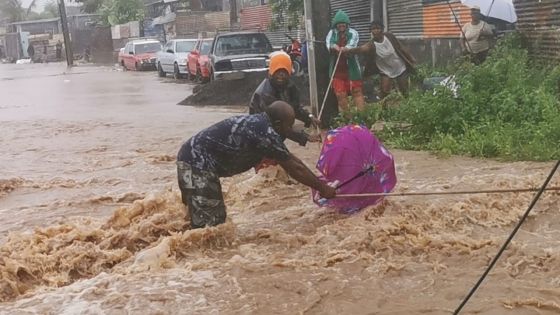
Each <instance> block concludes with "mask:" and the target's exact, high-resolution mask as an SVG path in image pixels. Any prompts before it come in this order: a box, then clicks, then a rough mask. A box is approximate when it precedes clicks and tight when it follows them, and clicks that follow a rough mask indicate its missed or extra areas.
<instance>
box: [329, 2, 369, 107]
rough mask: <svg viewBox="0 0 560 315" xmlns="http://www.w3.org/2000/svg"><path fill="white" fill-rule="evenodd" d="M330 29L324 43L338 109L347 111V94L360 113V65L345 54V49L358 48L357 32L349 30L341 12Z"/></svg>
mask: <svg viewBox="0 0 560 315" xmlns="http://www.w3.org/2000/svg"><path fill="white" fill-rule="evenodd" d="M332 27H333V28H332V29H331V30H330V31H329V33H328V34H327V40H326V43H327V49H328V50H329V51H330V53H331V61H330V77H331V78H332V86H333V90H334V93H335V95H336V98H337V100H338V108H339V110H340V111H342V112H346V111H348V109H349V106H348V94H349V93H351V94H352V98H353V100H354V104H355V105H356V107H357V109H358V110H359V111H361V110H363V109H364V107H365V101H364V94H363V92H362V73H361V70H360V65H359V63H358V58H357V56H349V55H347V54H346V51H347V49H351V48H356V47H357V46H358V42H359V40H360V38H359V35H358V32H357V31H356V30H355V29H353V28H350V18H349V17H348V14H346V13H345V12H344V11H342V10H339V11H338V12H336V14H335V16H334V19H333V22H332ZM333 72H334V75H333Z"/></svg>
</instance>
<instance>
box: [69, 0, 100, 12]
mask: <svg viewBox="0 0 560 315" xmlns="http://www.w3.org/2000/svg"><path fill="white" fill-rule="evenodd" d="M75 1H76V2H77V3H81V4H82V11H83V12H84V13H98V12H99V10H100V9H101V6H102V5H103V0H75Z"/></svg>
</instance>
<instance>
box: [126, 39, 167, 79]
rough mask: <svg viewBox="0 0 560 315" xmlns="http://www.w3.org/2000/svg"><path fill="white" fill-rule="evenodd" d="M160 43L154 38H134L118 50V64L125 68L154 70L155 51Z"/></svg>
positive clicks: (158, 49)
mask: <svg viewBox="0 0 560 315" xmlns="http://www.w3.org/2000/svg"><path fill="white" fill-rule="evenodd" d="M160 50H161V43H160V42H159V41H157V40H155V39H136V40H132V41H130V42H128V43H126V45H125V46H124V49H122V50H121V52H119V64H120V65H121V66H122V67H123V68H124V69H125V70H138V71H139V70H156V53H157V52H158V51H160Z"/></svg>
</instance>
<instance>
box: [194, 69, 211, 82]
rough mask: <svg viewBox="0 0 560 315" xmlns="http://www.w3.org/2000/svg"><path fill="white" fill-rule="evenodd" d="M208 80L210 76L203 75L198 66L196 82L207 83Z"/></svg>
mask: <svg viewBox="0 0 560 315" xmlns="http://www.w3.org/2000/svg"><path fill="white" fill-rule="evenodd" d="M208 81H210V78H205V77H203V76H202V72H201V71H200V68H198V69H196V82H200V83H208Z"/></svg>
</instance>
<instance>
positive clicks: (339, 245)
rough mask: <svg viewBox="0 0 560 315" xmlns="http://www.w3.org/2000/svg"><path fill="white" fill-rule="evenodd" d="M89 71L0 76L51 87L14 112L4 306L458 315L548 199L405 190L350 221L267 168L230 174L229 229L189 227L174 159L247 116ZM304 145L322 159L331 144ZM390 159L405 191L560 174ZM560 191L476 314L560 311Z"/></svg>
mask: <svg viewBox="0 0 560 315" xmlns="http://www.w3.org/2000/svg"><path fill="white" fill-rule="evenodd" d="M21 66H23V65H21ZM21 66H20V67H21ZM31 66H34V65H31ZM35 67H37V66H35ZM18 69H21V68H18ZM36 69H37V68H36ZM13 71H15V70H13ZM21 71H23V70H21ZM38 71H43V72H46V73H47V74H50V71H52V72H55V73H58V72H57V71H59V70H58V68H54V66H53V67H47V68H45V69H38ZM86 72H87V73H85V74H74V75H70V74H66V75H48V76H45V77H46V79H45V77H40V76H39V77H34V78H25V76H23V77H22V78H20V77H18V76H15V75H14V76H13V77H14V78H15V79H14V80H7V81H6V82H3V83H2V84H1V86H0V90H1V92H2V93H5V89H7V90H12V91H13V90H16V89H17V88H18V86H20V85H22V84H24V83H25V84H26V85H30V84H35V85H38V84H39V83H40V82H46V83H44V85H45V86H47V87H48V88H45V91H44V93H46V94H47V95H51V96H52V97H51V98H49V97H46V98H45V99H47V100H48V101H45V102H44V103H46V104H44V103H42V104H40V105H38V103H35V102H36V100H35V99H33V96H29V97H30V98H31V99H30V100H27V99H26V97H25V96H18V97H19V98H17V99H16V101H15V103H12V101H7V100H6V99H5V98H3V99H2V101H1V103H2V104H0V105H2V106H0V120H1V125H0V126H1V127H0V128H2V138H1V139H2V142H1V144H2V145H3V147H4V149H3V150H2V151H0V214H1V215H2V216H1V218H2V219H1V221H0V274H1V277H0V301H1V303H0V313H2V314H248V313H257V314H420V313H422V314H450V313H452V312H453V310H454V309H455V308H456V307H457V306H458V305H459V303H460V302H461V299H462V298H463V297H464V296H465V295H466V294H467V292H468V290H469V289H470V288H471V287H472V285H473V284H474V283H475V282H476V280H477V279H478V277H479V276H480V274H481V273H482V272H483V270H484V268H485V267H486V266H487V264H488V263H489V262H490V260H491V259H492V257H493V256H494V254H495V253H496V252H497V250H498V248H499V247H500V246H501V244H502V243H503V241H504V240H505V239H506V238H507V236H508V234H509V233H510V231H511V230H512V229H513V226H514V225H515V223H516V222H517V221H518V219H519V217H520V215H522V214H523V212H524V211H525V210H526V208H527V206H528V205H529V203H530V202H531V199H532V196H533V194H532V193H516V194H513V193H511V194H501V195H470V196H466V195H463V196H438V197H434V196H431V197H418V196H416V197H406V198H405V197H395V198H391V199H386V200H385V201H384V202H383V203H382V204H381V205H378V206H375V207H370V208H367V209H364V210H363V211H361V212H359V213H357V214H353V215H342V214H337V213H336V212H334V211H332V210H329V209H324V208H317V207H316V206H315V205H314V204H313V203H312V201H311V198H310V191H309V190H308V189H307V188H305V187H303V186H301V185H299V184H297V183H295V182H294V181H293V180H291V179H290V178H289V177H288V176H287V175H286V174H285V173H284V172H283V171H282V170H281V169H278V168H269V169H266V170H265V171H263V172H261V173H259V174H258V175H255V174H254V172H251V171H249V172H247V173H245V174H241V175H239V176H236V177H233V178H229V179H225V180H224V182H223V184H224V185H223V188H224V194H225V197H226V205H227V207H228V222H227V223H226V224H224V225H221V226H218V227H215V228H209V229H202V230H194V231H191V230H188V228H187V227H188V223H189V222H188V217H187V216H186V212H185V208H184V206H183V204H182V203H181V200H180V194H179V193H178V188H177V186H176V183H175V181H176V178H175V166H174V156H175V153H176V151H177V149H178V148H179V146H180V144H181V141H183V140H184V139H186V138H187V137H188V136H189V135H190V134H192V133H193V132H195V131H196V130H198V129H201V128H203V127H204V126H206V125H208V124H210V123H212V122H213V121H217V120H219V119H221V118H223V117H227V116H230V115H232V114H235V113H236V112H239V111H238V110H233V111H232V110H226V109H194V108H188V107H179V106H175V105H174V101H175V100H180V99H181V96H183V97H184V94H185V91H184V90H185V89H186V86H185V85H176V84H172V83H169V84H167V81H158V80H157V79H156V78H155V76H153V74H137V73H133V74H131V73H120V72H114V71H109V70H103V69H102V70H100V69H91V70H89V71H86ZM14 73H19V72H14ZM130 77H132V78H134V80H135V81H134V83H131V82H129V81H126V82H125V83H123V81H124V80H128V79H129V78H130ZM65 80H70V81H71V82H65ZM74 81H78V82H74ZM92 82H93V83H92ZM74 83H75V84H79V86H83V85H85V84H88V83H90V87H91V90H87V89H85V88H80V89H78V90H77V91H76V89H77V88H76V87H75V86H71V87H68V85H69V84H70V85H72V84H74ZM94 83H95V84H94ZM119 85H120V86H121V88H117V86H119ZM77 86H78V85H77ZM122 86H124V87H122ZM137 86H141V87H142V88H136V87H137ZM53 87H54V88H53ZM39 89H40V88H39ZM53 89H55V90H56V91H57V92H56V93H54V92H49V91H52V90H53ZM100 91H105V92H103V93H101V92H100ZM62 92H64V93H65V94H64V96H57V95H59V93H62ZM49 93H52V94H49ZM2 95H5V94H2ZM21 104H26V105H28V106H20V105H21ZM33 104H36V105H33ZM84 114H87V115H84ZM290 149H291V150H292V151H293V152H294V153H295V154H296V155H298V156H300V157H302V158H303V160H304V161H305V162H306V163H307V164H308V165H310V166H311V165H313V164H314V162H315V161H316V158H317V155H318V151H319V148H318V146H316V145H310V146H308V147H306V148H301V147H297V146H295V145H290ZM393 153H394V154H395V156H396V163H397V168H398V177H399V184H398V186H397V188H396V191H398V192H406V191H434V190H437V191H440V190H441V191H451V190H460V189H469V190H474V189H493V188H497V189H505V188H518V187H537V186H539V185H540V184H541V183H542V181H543V180H544V178H545V177H546V175H547V172H548V171H549V168H550V167H551V163H500V162H493V161H482V160H475V159H467V158H450V159H438V158H436V157H434V156H430V155H429V154H427V153H421V152H407V151H397V150H393ZM553 185H554V186H560V179H559V177H558V175H557V176H556V177H555V179H554V180H553ZM559 196H560V194H559V193H558V192H548V193H546V194H544V195H543V197H542V198H541V200H540V201H539V203H538V204H537V206H536V207H535V209H534V210H533V212H532V215H531V216H530V217H529V219H528V220H527V222H526V224H525V225H524V226H523V227H522V229H521V230H520V231H519V233H518V235H517V237H516V238H515V240H514V242H513V243H512V244H511V245H510V246H509V248H508V250H507V251H506V252H505V253H504V255H503V257H502V258H501V259H500V261H499V262H498V264H497V266H496V268H495V269H494V270H493V271H492V272H491V273H490V275H489V276H488V278H487V279H486V281H485V282H484V284H483V286H482V287H481V288H480V289H479V291H478V292H477V293H476V294H475V295H474V297H473V298H472V300H471V302H470V303H469V304H468V305H467V307H466V308H465V313H467V314H558V313H560V273H559V272H558V270H559V269H560V257H559V255H560V254H559V253H560V220H558V218H559V217H560V213H559V212H560V211H559V210H560V202H559V201H560V198H559Z"/></svg>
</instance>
